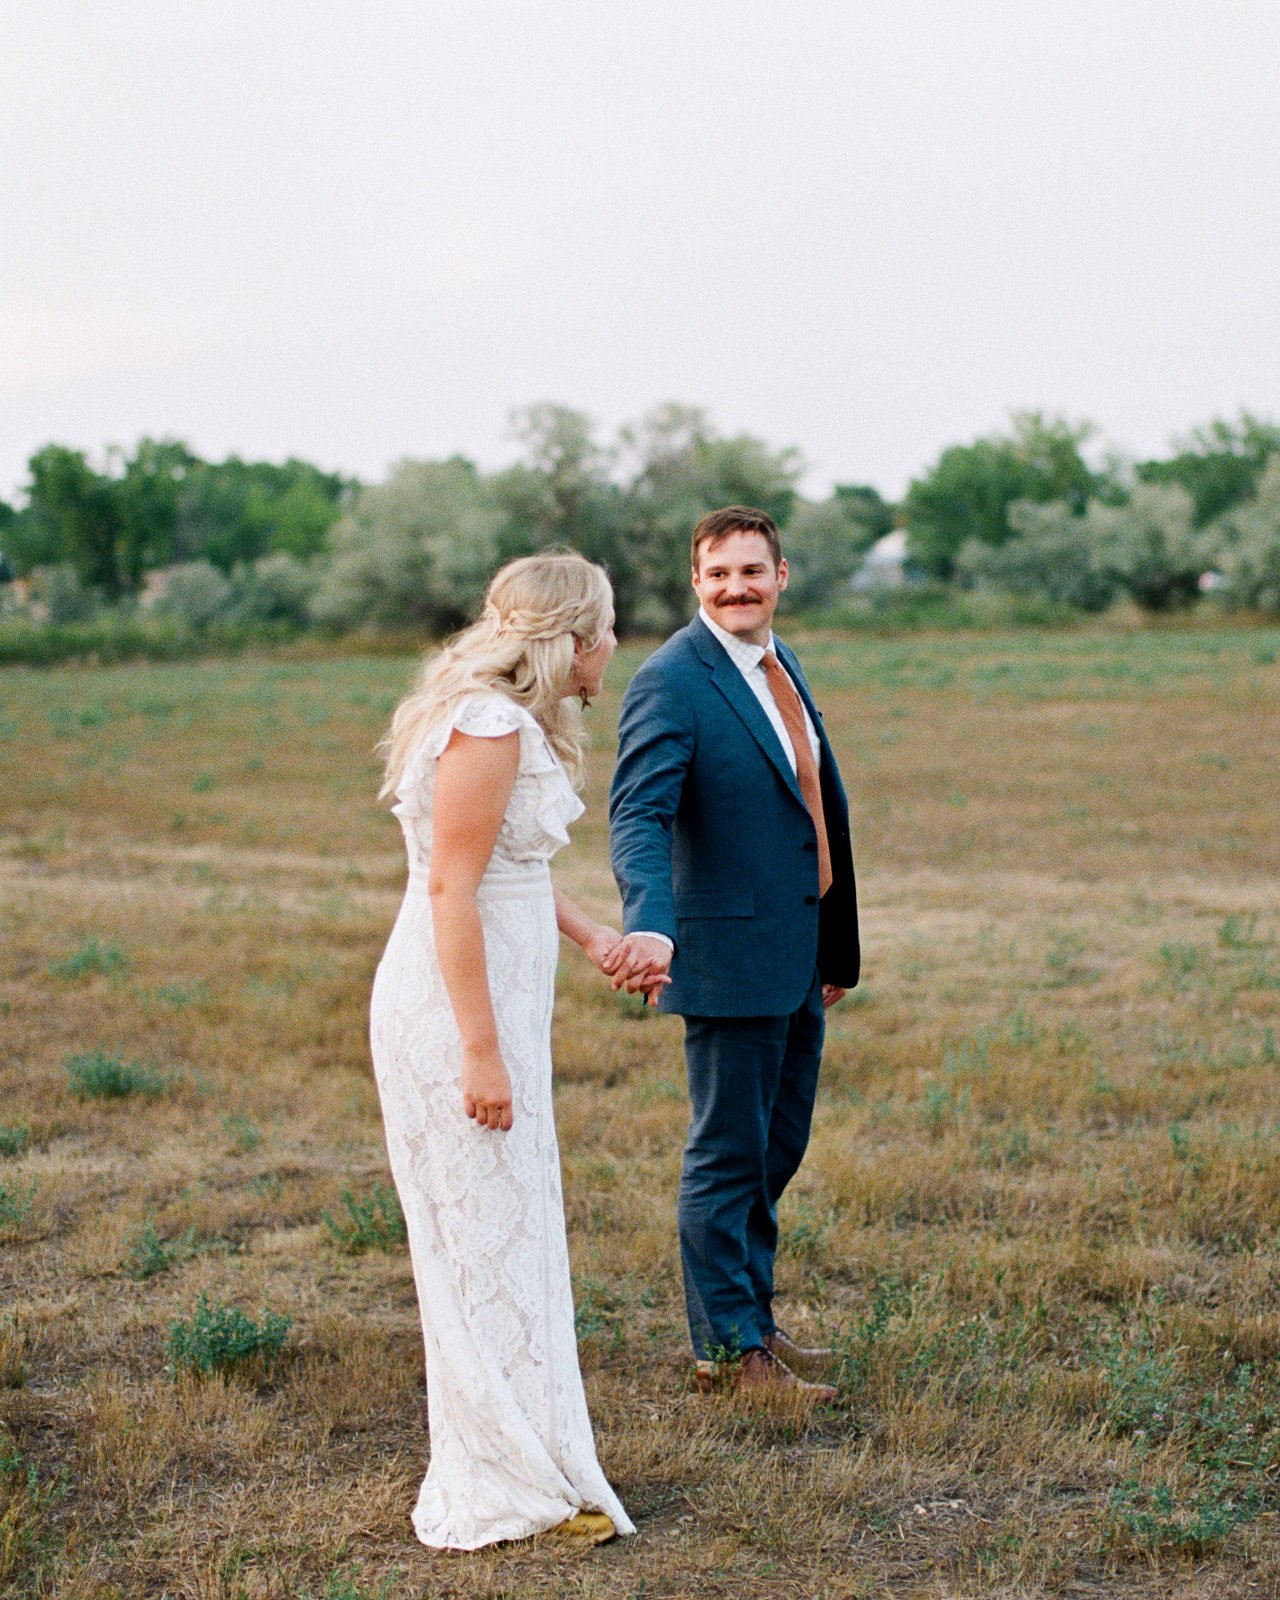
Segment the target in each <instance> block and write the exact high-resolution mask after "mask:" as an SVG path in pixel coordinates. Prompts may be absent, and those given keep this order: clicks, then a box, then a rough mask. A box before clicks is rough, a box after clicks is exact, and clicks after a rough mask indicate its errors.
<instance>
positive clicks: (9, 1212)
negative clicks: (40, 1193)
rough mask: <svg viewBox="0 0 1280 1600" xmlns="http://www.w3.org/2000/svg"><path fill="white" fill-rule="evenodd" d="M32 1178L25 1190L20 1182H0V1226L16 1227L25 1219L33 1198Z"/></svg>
mask: <svg viewBox="0 0 1280 1600" xmlns="http://www.w3.org/2000/svg"><path fill="white" fill-rule="evenodd" d="M35 1193H36V1186H35V1181H34V1179H33V1180H32V1182H31V1183H29V1184H28V1185H27V1187H26V1188H25V1190H24V1189H23V1187H22V1186H21V1184H17V1183H12V1184H10V1183H0V1228H17V1227H20V1226H21V1225H22V1223H24V1222H25V1221H26V1220H27V1214H28V1213H29V1212H30V1210H31V1202H32V1200H34V1199H35Z"/></svg>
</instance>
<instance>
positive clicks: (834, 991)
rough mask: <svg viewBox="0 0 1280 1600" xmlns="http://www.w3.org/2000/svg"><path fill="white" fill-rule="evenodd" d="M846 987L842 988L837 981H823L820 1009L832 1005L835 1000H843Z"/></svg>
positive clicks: (846, 991)
mask: <svg viewBox="0 0 1280 1600" xmlns="http://www.w3.org/2000/svg"><path fill="white" fill-rule="evenodd" d="M848 992H849V991H848V990H847V989H842V988H841V987H840V985H839V984H838V983H824V984H823V985H822V1009H823V1010H824V1011H825V1010H826V1009H827V1007H828V1006H833V1005H835V1003H836V1002H837V1000H843V999H844V997H845V995H847V994H848Z"/></svg>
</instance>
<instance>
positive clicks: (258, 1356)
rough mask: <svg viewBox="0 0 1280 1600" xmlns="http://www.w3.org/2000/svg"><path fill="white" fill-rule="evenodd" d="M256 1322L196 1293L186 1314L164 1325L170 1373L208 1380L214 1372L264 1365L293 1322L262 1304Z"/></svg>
mask: <svg viewBox="0 0 1280 1600" xmlns="http://www.w3.org/2000/svg"><path fill="white" fill-rule="evenodd" d="M260 1318H261V1320H260V1321H257V1322H255V1321H254V1320H253V1318H252V1317H249V1316H246V1314H245V1313H244V1312H243V1311H241V1310H240V1309H239V1307H238V1306H229V1305H224V1304H222V1303H220V1302H219V1303H218V1304H216V1305H210V1303H209V1298H208V1296H207V1295H204V1294H202V1295H200V1296H199V1298H198V1299H197V1300H196V1307H195V1310H194V1311H193V1312H192V1314H191V1316H189V1317H185V1318H183V1317H178V1318H175V1319H174V1320H173V1321H172V1322H171V1323H170V1324H169V1341H168V1346H167V1354H168V1359H169V1366H170V1368H171V1369H172V1370H173V1371H174V1372H175V1373H177V1372H184V1371H185V1372H194V1373H197V1374H199V1375H200V1376H202V1377H208V1376H209V1375H210V1374H212V1373H215V1372H223V1373H230V1372H236V1371H239V1370H243V1369H245V1368H248V1367H252V1366H258V1367H264V1368H265V1367H269V1366H270V1365H271V1363H272V1362H274V1361H275V1360H276V1358H277V1357H278V1356H279V1354H280V1352H281V1350H283V1348H284V1343H285V1340H286V1338H287V1337H288V1335H289V1329H290V1328H291V1327H292V1326H293V1319H292V1318H291V1317H286V1316H278V1315H276V1314H275V1313H274V1312H271V1311H268V1310H267V1308H266V1307H265V1306H264V1307H263V1308H262V1311H261V1313H260Z"/></svg>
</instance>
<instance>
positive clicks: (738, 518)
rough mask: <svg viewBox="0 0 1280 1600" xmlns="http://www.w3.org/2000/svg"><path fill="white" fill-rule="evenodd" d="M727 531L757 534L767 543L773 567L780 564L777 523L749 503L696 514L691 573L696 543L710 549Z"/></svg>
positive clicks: (691, 550)
mask: <svg viewBox="0 0 1280 1600" xmlns="http://www.w3.org/2000/svg"><path fill="white" fill-rule="evenodd" d="M731 533H758V534H759V535H760V537H761V538H762V539H763V540H764V542H765V543H766V544H767V545H768V546H769V554H770V555H771V556H772V557H773V564H774V566H775V567H780V566H781V565H782V540H781V539H779V537H778V528H777V524H776V523H775V522H774V520H773V518H772V517H771V516H770V515H769V513H768V512H767V511H756V510H755V509H754V508H753V507H752V506H721V508H720V510H719V511H708V512H707V514H706V516H705V517H699V518H698V522H697V525H696V526H695V528H694V530H693V541H692V543H691V545H690V547H689V555H690V559H691V561H692V565H693V570H694V571H695V572H696V571H697V570H698V550H699V548H700V546H702V545H704V544H709V545H711V546H712V547H713V548H714V547H715V546H716V545H718V544H719V543H720V541H721V539H727V538H728V537H729V535H730V534H731Z"/></svg>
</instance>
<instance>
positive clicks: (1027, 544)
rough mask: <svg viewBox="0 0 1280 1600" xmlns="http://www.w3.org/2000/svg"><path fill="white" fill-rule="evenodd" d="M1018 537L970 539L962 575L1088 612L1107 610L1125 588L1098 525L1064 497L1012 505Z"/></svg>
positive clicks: (960, 559) (959, 561) (960, 562)
mask: <svg viewBox="0 0 1280 1600" xmlns="http://www.w3.org/2000/svg"><path fill="white" fill-rule="evenodd" d="M1008 515H1009V524H1010V528H1011V529H1012V532H1013V535H1014V537H1013V538H1011V539H1008V540H1007V541H1006V542H1005V543H1004V544H1002V545H991V544H984V543H983V541H982V540H981V539H969V540H968V541H967V542H966V543H965V544H963V545H961V547H960V550H959V553H958V554H957V556H956V563H955V571H956V576H957V577H958V578H961V579H962V580H964V581H967V582H970V583H986V584H991V585H992V586H993V587H995V588H998V589H1004V590H1007V591H1008V592H1009V593H1010V594H1019V595H1044V596H1046V597H1047V598H1048V599H1050V600H1056V601H1058V602H1060V603H1061V604H1063V605H1069V606H1076V607H1078V608H1079V609H1080V610H1082V611H1102V610H1104V609H1105V608H1106V607H1107V606H1108V605H1109V604H1110V603H1111V601H1112V600H1113V599H1114V598H1115V597H1116V594H1117V593H1118V592H1119V580H1118V578H1117V576H1116V574H1115V573H1114V572H1112V571H1110V570H1109V569H1108V567H1107V566H1106V565H1105V563H1104V562H1103V560H1102V553H1101V550H1100V549H1099V545H1098V541H1097V539H1096V537H1095V536H1094V527H1093V524H1092V522H1091V520H1090V518H1089V516H1088V514H1087V513H1086V515H1085V516H1077V514H1076V513H1075V512H1074V511H1073V510H1072V509H1071V507H1070V506H1069V505H1067V504H1066V503H1065V502H1064V501H1061V500H1054V501H1051V502H1050V503H1049V504H1048V505H1037V504H1036V503H1035V502H1034V501H1032V500H1015V501H1014V503H1013V504H1012V505H1011V506H1010V507H1009V513H1008Z"/></svg>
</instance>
